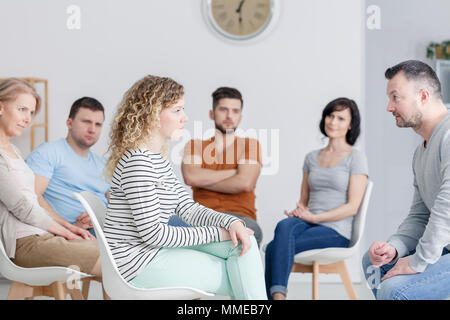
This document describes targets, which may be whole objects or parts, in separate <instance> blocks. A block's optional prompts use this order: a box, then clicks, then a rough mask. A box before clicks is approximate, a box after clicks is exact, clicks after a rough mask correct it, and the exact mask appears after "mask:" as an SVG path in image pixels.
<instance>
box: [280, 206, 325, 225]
mask: <svg viewBox="0 0 450 320" xmlns="http://www.w3.org/2000/svg"><path fill="white" fill-rule="evenodd" d="M284 214H285V215H287V216H288V217H297V218H300V219H302V220H303V221H306V222H308V223H317V222H318V219H317V218H318V217H317V215H315V214H313V213H311V211H309V208H308V207H306V206H305V205H303V204H301V203H300V202H298V203H297V208H295V209H294V210H292V211H291V212H288V211H287V210H284Z"/></svg>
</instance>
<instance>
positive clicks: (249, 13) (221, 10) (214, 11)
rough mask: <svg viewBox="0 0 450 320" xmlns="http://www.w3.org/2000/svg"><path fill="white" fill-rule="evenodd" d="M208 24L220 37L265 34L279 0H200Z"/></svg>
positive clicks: (243, 39)
mask: <svg viewBox="0 0 450 320" xmlns="http://www.w3.org/2000/svg"><path fill="white" fill-rule="evenodd" d="M203 11H204V15H205V18H206V21H207V23H208V25H209V26H210V27H211V29H212V30H213V31H214V32H215V33H216V34H217V35H219V36H220V37H222V38H224V39H228V40H232V41H234V42H248V41H249V40H254V39H257V38H261V37H262V36H264V35H266V34H267V33H268V32H269V31H270V30H271V29H272V28H273V26H274V25H275V23H276V20H277V19H278V15H279V0H203Z"/></svg>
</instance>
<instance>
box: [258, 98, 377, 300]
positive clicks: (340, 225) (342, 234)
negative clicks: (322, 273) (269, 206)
mask: <svg viewBox="0 0 450 320" xmlns="http://www.w3.org/2000/svg"><path fill="white" fill-rule="evenodd" d="M320 131H321V132H322V133H323V134H324V135H325V136H326V137H328V138H329V141H328V145H327V146H326V147H325V148H323V149H320V150H315V151H312V152H310V153H308V154H307V155H306V158H305V162H304V165H303V182H302V187H301V194H300V201H299V202H298V204H297V207H296V208H295V209H294V210H292V211H287V210H286V211H285V214H286V215H287V216H288V218H286V219H284V220H282V221H280V222H279V223H278V224H277V227H276V229H275V235H274V239H273V240H272V241H271V242H270V243H269V244H268V245H267V249H266V275H265V278H266V288H267V295H268V297H271V298H273V299H276V300H283V299H285V298H286V293H287V290H286V288H287V283H288V279H289V274H290V272H291V269H292V265H293V263H294V256H295V254H297V253H299V252H302V251H306V250H312V249H321V248H327V247H347V246H348V243H349V240H350V236H351V228H352V221H353V216H354V215H355V214H356V213H357V212H358V208H359V206H360V204H361V201H362V198H363V195H364V191H365V187H366V182H367V177H368V169H367V160H366V157H365V156H364V154H363V153H362V152H361V151H358V150H356V149H354V148H353V145H354V144H355V142H356V140H357V138H358V136H359V132H360V116H359V111H358V106H357V105H356V103H355V102H354V101H353V100H350V99H347V98H338V99H335V100H333V101H331V102H330V103H328V105H327V106H326V107H325V109H324V110H323V112H322V120H321V121H320Z"/></svg>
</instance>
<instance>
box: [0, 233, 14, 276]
mask: <svg viewBox="0 0 450 320" xmlns="http://www.w3.org/2000/svg"><path fill="white" fill-rule="evenodd" d="M13 268H14V264H13V263H12V261H11V260H10V259H9V257H8V255H7V254H6V251H5V247H4V245H3V241H2V239H1V237H0V275H3V276H4V277H5V278H7V279H8V278H9V274H10V272H11V270H12V269H13Z"/></svg>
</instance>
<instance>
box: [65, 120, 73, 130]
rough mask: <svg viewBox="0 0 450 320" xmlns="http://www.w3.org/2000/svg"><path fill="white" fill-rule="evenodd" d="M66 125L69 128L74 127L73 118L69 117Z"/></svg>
mask: <svg viewBox="0 0 450 320" xmlns="http://www.w3.org/2000/svg"><path fill="white" fill-rule="evenodd" d="M66 125H67V128H69V129H71V128H72V119H70V118H67V120H66Z"/></svg>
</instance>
